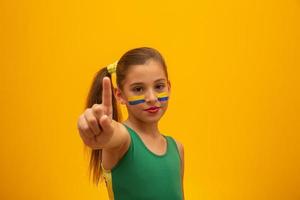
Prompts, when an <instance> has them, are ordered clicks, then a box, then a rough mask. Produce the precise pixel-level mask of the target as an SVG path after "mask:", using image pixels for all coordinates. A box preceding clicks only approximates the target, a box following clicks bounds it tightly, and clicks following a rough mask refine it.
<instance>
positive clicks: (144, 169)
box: [102, 124, 183, 200]
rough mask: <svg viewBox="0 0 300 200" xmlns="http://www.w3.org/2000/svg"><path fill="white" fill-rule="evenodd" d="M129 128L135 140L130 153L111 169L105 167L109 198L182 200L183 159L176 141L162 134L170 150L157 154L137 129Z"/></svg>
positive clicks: (131, 136)
mask: <svg viewBox="0 0 300 200" xmlns="http://www.w3.org/2000/svg"><path fill="white" fill-rule="evenodd" d="M124 125H125V124H124ZM125 127H126V128H127V130H128V132H129V134H130V138H131V142H130V146H129V148H128V150H127V152H126V153H125V155H124V156H123V157H122V158H121V159H120V160H119V162H118V163H117V164H116V165H115V166H114V167H113V168H112V169H111V170H105V169H104V168H103V167H102V169H103V172H104V179H105V182H106V186H107V189H108V194H109V199H110V200H182V199H183V194H182V187H181V186H182V180H181V159H180V154H179V151H178V148H177V145H176V142H175V141H174V139H173V138H172V137H170V136H165V135H163V134H162V135H163V136H164V137H165V139H166V141H167V151H166V153H165V154H163V155H157V154H155V153H153V152H152V151H150V150H149V149H148V148H147V147H146V146H145V144H144V143H143V141H142V139H141V138H140V137H139V135H138V134H137V133H136V132H135V131H134V130H133V129H131V128H130V127H128V126H127V125H125Z"/></svg>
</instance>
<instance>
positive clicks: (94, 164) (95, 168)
mask: <svg viewBox="0 0 300 200" xmlns="http://www.w3.org/2000/svg"><path fill="white" fill-rule="evenodd" d="M105 76H107V77H109V78H110V80H111V81H113V80H112V75H111V74H110V73H109V72H108V70H107V68H106V67H104V68H102V69H101V70H99V71H98V72H97V74H96V75H95V77H94V79H93V82H92V85H91V88H90V91H89V94H88V97H87V99H86V108H91V107H92V106H93V105H94V104H101V103H102V89H103V86H102V80H103V78H104V77H105ZM111 90H112V106H113V119H114V120H115V121H120V118H121V113H120V111H119V110H120V109H119V108H118V104H117V100H116V98H115V95H114V87H113V84H112V83H111ZM101 162H102V149H91V156H90V162H89V177H90V179H91V176H92V181H93V183H94V184H95V185H98V183H99V182H100V181H101V180H102V168H101Z"/></svg>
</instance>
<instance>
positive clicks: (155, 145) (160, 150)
mask: <svg viewBox="0 0 300 200" xmlns="http://www.w3.org/2000/svg"><path fill="white" fill-rule="evenodd" d="M127 134H129V133H128V132H127ZM137 134H138V133H137ZM139 137H140V138H141V140H142V141H143V143H144V144H145V146H146V147H147V148H148V150H149V151H151V152H153V153H154V154H156V155H163V154H165V153H166V150H167V142H166V139H165V138H164V137H163V136H162V135H160V136H159V137H157V138H155V139H153V138H151V137H149V136H148V137H147V136H145V135H142V134H139ZM175 141H176V140H175ZM176 143H177V142H176ZM129 145H130V137H128V140H127V141H125V143H124V144H123V145H122V146H121V147H119V148H117V149H110V150H106V149H103V151H102V165H103V167H104V168H105V169H107V170H110V169H112V168H113V167H114V166H115V165H116V164H117V163H118V161H119V160H120V159H121V158H122V157H123V156H124V154H125V153H126V152H127V150H128V148H129ZM177 146H178V144H177Z"/></svg>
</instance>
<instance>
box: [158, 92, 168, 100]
mask: <svg viewBox="0 0 300 200" xmlns="http://www.w3.org/2000/svg"><path fill="white" fill-rule="evenodd" d="M157 98H158V100H159V101H167V100H168V99H169V96H168V93H167V92H162V93H159V94H157Z"/></svg>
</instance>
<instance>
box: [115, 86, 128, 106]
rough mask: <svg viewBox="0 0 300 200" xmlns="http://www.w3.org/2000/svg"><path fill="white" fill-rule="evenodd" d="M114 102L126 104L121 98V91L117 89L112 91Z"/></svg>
mask: <svg viewBox="0 0 300 200" xmlns="http://www.w3.org/2000/svg"><path fill="white" fill-rule="evenodd" d="M114 95H115V98H116V100H117V101H118V102H119V103H121V104H126V99H125V98H124V97H123V94H122V91H121V90H120V89H119V88H115V89H114Z"/></svg>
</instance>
